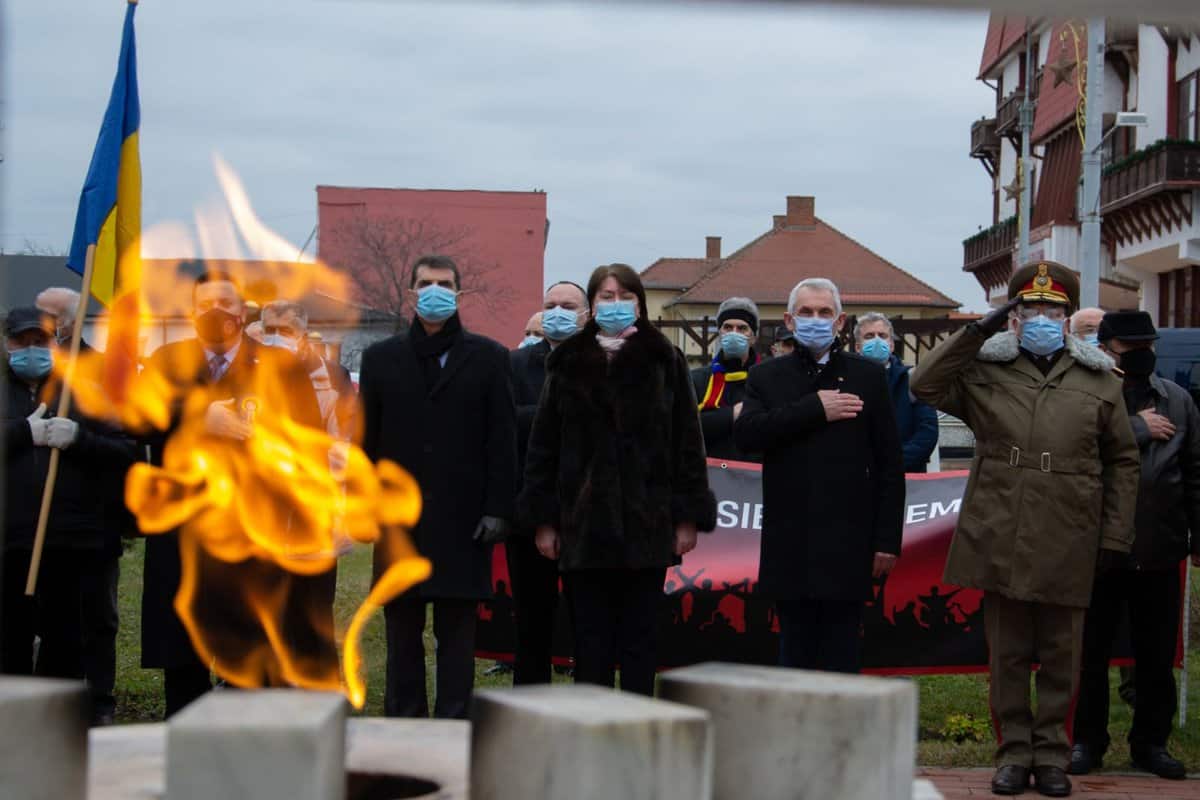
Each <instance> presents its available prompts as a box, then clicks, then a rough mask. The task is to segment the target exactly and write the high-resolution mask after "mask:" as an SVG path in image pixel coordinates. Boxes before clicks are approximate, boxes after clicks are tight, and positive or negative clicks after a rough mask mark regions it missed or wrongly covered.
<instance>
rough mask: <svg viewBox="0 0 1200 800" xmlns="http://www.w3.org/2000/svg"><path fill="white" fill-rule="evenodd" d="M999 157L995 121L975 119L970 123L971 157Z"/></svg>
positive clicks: (998, 138)
mask: <svg viewBox="0 0 1200 800" xmlns="http://www.w3.org/2000/svg"><path fill="white" fill-rule="evenodd" d="M999 155H1000V135H999V134H998V133H996V120H995V118H992V119H977V120H975V121H974V122H973V123H971V157H972V158H984V157H988V156H990V157H991V158H996V157H997V156H999Z"/></svg>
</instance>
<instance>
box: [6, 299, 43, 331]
mask: <svg viewBox="0 0 1200 800" xmlns="http://www.w3.org/2000/svg"><path fill="white" fill-rule="evenodd" d="M39 330H40V331H44V332H45V333H48V334H50V335H51V336H53V335H54V319H53V318H52V317H51V316H50V315H49V314H47V313H46V312H45V311H42V310H41V309H39V308H35V307H34V306H23V307H20V308H14V309H13V310H12V311H9V312H8V316H7V317H6V318H5V320H4V335H5V336H16V335H18V334H21V333H24V332H25V331H39Z"/></svg>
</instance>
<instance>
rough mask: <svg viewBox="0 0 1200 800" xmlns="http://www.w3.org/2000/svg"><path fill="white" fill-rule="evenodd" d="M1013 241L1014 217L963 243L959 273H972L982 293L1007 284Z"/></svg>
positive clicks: (1015, 224)
mask: <svg viewBox="0 0 1200 800" xmlns="http://www.w3.org/2000/svg"><path fill="white" fill-rule="evenodd" d="M1016 240H1017V218H1016V217H1015V216H1013V217H1009V218H1008V219H1006V220H1004V221H1002V222H998V223H996V224H995V225H993V226H992V227H990V228H988V229H987V230H984V231H980V232H979V233H977V234H975V235H974V236H972V237H971V238H969V239H965V240H964V241H963V271H964V272H970V273H973V274H974V275H975V278H976V279H977V280H978V281H979V283H980V284H981V285H982V286H983V288H984V289H990V288H992V287H993V286H999V285H1001V284H1003V283H1005V282H1007V281H1008V278H1009V276H1010V275H1012V266H1013V265H1012V252H1013V245H1014V243H1015V242H1016Z"/></svg>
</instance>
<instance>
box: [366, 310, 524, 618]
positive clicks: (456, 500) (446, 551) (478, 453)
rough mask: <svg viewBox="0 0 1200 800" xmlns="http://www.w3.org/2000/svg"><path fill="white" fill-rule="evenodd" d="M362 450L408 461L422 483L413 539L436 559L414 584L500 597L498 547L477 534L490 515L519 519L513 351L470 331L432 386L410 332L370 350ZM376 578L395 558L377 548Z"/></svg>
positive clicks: (422, 589) (437, 592)
mask: <svg viewBox="0 0 1200 800" xmlns="http://www.w3.org/2000/svg"><path fill="white" fill-rule="evenodd" d="M359 396H360V397H361V399H362V406H363V419H364V433H363V449H364V450H365V451H366V454H367V455H368V456H369V457H370V458H371V460H372V461H376V462H378V461H381V460H383V459H388V460H390V461H394V462H395V463H397V464H399V465H400V466H401V467H404V468H405V469H406V470H408V471H409V473H411V474H412V476H413V478H415V479H416V481H417V484H418V485H419V486H420V487H421V499H422V511H421V519H420V521H419V522H418V523H417V526H416V527H415V528H414V529H413V531H412V535H413V541H414V544H415V545H416V547H417V550H418V551H419V552H420V553H421V555H423V556H425V557H426V558H428V559H429V560H430V561H431V562H433V574H432V576H431V577H430V578H429V580H427V581H425V582H424V583H422V584H420V585H418V586H417V587H415V588H414V589H413V591H414V592H415V593H416V594H417V595H419V596H421V597H427V598H448V599H455V598H457V599H484V598H487V597H490V596H491V547H490V546H484V545H481V544H479V543H477V542H476V541H474V539H473V536H474V533H475V528H476V526H477V525H478V524H479V520H480V518H481V517H483V516H485V515H488V516H495V517H501V518H504V519H512V517H513V505H514V497H515V494H516V485H517V477H516V465H517V464H516V462H517V420H516V413H515V411H514V408H513V390H512V385H511V382H510V369H509V356H508V351H507V350H506V349H505V348H504V347H503V346H502V345H500V344H498V343H496V342H494V341H492V340H491V339H488V338H486V337H483V336H478V335H475V334H472V333H469V332H467V331H465V330H464V331H463V332H462V335H461V338H459V339H458V341H456V342H455V344H454V345H453V346H452V347H451V348H450V350H448V351H447V353H446V363H445V365H444V366H443V367H442V368H441V370H440V372H439V374H438V377H437V381H436V383H435V384H434V385H433V386H428V385H426V379H425V374H424V370H423V369H422V367H421V364H420V361H419V360H418V358H417V354H416V352H415V350H414V349H413V346H412V343H411V342H410V340H409V337H408V334H407V333H403V334H399V335H396V336H393V337H391V338H389V339H385V340H383V341H381V342H376V343H375V344H374V345H372V346H371V347H369V348H367V350H366V351H365V352H364V353H363V358H362V369H361V372H360V377H359ZM375 553H376V563H375V570H376V576H378V575H379V574H381V572H382V570H383V568H384V567H386V564H384V563H383V559H384V558H385V557H386V556H384V554H383V552H382V548H376V551H375Z"/></svg>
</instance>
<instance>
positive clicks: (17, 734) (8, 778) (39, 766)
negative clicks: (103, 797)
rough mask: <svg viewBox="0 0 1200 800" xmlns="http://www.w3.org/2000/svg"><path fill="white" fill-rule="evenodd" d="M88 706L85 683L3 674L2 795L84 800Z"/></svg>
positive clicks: (0, 721) (0, 709)
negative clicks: (5, 675)
mask: <svg viewBox="0 0 1200 800" xmlns="http://www.w3.org/2000/svg"><path fill="white" fill-rule="evenodd" d="M88 708H89V706H88V694H87V689H86V688H85V687H84V685H83V683H77V682H74V681H60V680H50V679H46V678H19V677H3V678H0V797H4V798H8V797H12V798H17V797H19V798H22V800H84V797H85V796H86V794H87V741H88Z"/></svg>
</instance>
